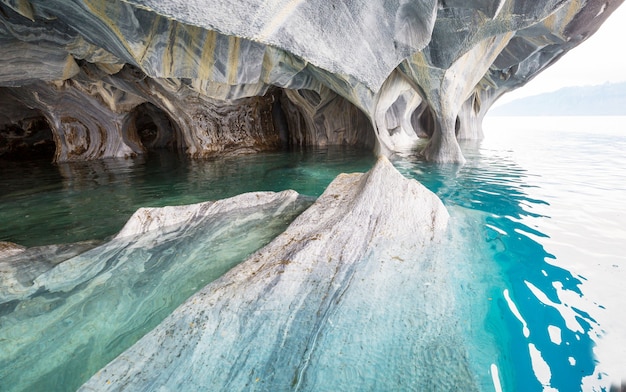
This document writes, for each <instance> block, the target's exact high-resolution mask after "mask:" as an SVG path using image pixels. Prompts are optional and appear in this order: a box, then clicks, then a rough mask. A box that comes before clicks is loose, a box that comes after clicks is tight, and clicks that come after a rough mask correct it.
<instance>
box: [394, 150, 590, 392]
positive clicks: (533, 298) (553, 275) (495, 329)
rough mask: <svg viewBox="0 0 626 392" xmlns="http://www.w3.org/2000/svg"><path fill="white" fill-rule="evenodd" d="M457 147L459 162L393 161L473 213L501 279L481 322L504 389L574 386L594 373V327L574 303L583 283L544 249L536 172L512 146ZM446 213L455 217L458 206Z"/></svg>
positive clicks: (452, 203)
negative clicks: (494, 349)
mask: <svg viewBox="0 0 626 392" xmlns="http://www.w3.org/2000/svg"><path fill="white" fill-rule="evenodd" d="M462 148H463V152H464V155H465V157H466V158H467V163H466V164H464V165H455V166H451V165H439V164H433V163H428V162H424V161H422V160H420V159H419V157H417V156H414V155H413V156H412V155H406V156H398V157H396V158H395V160H394V165H396V167H398V169H399V170H400V171H401V172H403V173H404V174H405V175H406V176H409V177H413V178H415V179H417V180H418V181H420V182H422V183H423V184H425V185H426V186H427V187H428V188H430V189H431V190H433V191H434V192H435V193H437V194H438V195H439V197H441V199H442V200H443V201H444V203H445V204H446V205H448V206H450V207H461V210H464V209H468V210H471V211H470V213H471V214H473V215H474V216H475V224H474V225H473V230H475V231H477V232H480V233H481V234H480V235H481V236H482V238H483V241H485V242H486V244H487V245H488V247H489V249H490V250H489V251H490V252H491V257H490V259H491V260H493V261H494V262H495V263H494V265H493V266H492V267H493V268H497V269H499V270H500V271H501V273H502V276H503V280H502V281H501V282H499V284H500V285H501V287H500V289H499V290H498V293H497V294H496V295H497V298H493V300H494V301H492V306H491V308H490V309H489V314H488V317H487V320H486V324H485V325H484V326H485V327H486V328H487V329H488V330H490V331H491V332H492V333H493V334H494V335H495V336H496V339H497V340H498V345H499V346H500V348H501V350H502V351H501V355H500V357H499V361H498V362H497V364H498V367H499V368H500V369H499V376H500V378H501V382H502V386H503V389H504V390H519V391H522V390H523V391H534V390H537V391H540V390H546V389H548V390H549V389H550V388H554V389H556V390H560V391H574V390H580V389H581V385H582V383H583V379H584V378H585V377H587V376H591V375H593V374H594V370H595V365H596V364H595V361H594V358H593V352H592V349H593V347H594V345H595V343H594V340H593V338H595V334H594V331H595V330H597V327H598V326H597V323H596V321H595V320H594V319H593V318H592V317H591V316H590V315H589V313H588V312H587V311H585V310H583V309H582V308H584V307H586V306H588V305H587V304H586V303H584V302H582V301H580V298H581V297H582V295H583V293H582V292H581V290H580V287H579V286H580V285H581V281H580V280H579V279H578V278H577V277H574V276H573V275H572V273H571V272H570V271H568V270H566V269H564V268H560V267H559V266H557V265H555V264H556V263H554V259H555V256H554V255H552V254H550V253H549V252H548V251H546V249H545V248H544V245H543V243H542V241H544V240H545V239H547V238H548V234H547V233H546V232H544V230H543V228H542V224H541V223H542V222H543V221H545V220H549V219H550V217H549V216H547V215H545V213H543V212H541V211H544V210H547V209H546V208H545V207H546V206H548V203H547V202H546V201H544V200H541V199H539V198H536V197H532V196H531V194H532V191H533V188H534V187H535V186H534V185H532V179H533V177H535V176H536V175H535V174H533V173H530V172H528V171H527V170H526V169H524V168H523V167H520V166H519V165H518V164H517V163H516V161H515V159H514V155H513V154H512V151H510V150H505V149H491V148H489V147H483V145H482V144H480V143H476V142H474V143H466V144H463V145H462ZM450 211H451V214H453V216H454V214H455V211H457V209H456V208H450ZM477 212H482V213H483V214H477ZM457 213H458V212H457ZM470 262H476V263H482V262H484V259H481V260H470ZM490 284H498V282H490ZM485 292H486V293H487V292H488V290H486V291H485ZM563 298H568V299H569V300H570V302H564V300H563ZM577 298H578V299H579V301H578V302H576V299H577ZM572 299H573V301H574V302H571V301H572ZM474 302H475V303H477V302H479V301H476V300H475V301H474Z"/></svg>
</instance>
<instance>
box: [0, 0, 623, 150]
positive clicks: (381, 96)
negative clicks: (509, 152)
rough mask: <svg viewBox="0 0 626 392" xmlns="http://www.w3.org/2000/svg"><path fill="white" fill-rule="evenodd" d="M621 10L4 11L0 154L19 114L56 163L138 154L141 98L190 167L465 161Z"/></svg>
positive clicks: (118, 6)
mask: <svg viewBox="0 0 626 392" xmlns="http://www.w3.org/2000/svg"><path fill="white" fill-rule="evenodd" d="M622 2H623V0H609V1H606V0H549V1H542V2H537V1H528V0H508V1H507V0H498V1H483V0H467V1H461V0H449V1H438V2H435V1H432V0H428V1H421V2H411V1H406V0H394V1H368V2H347V3H346V2H340V3H329V2H327V1H322V0H311V1H295V0H281V1H273V2H264V1H259V0H241V1H237V2H229V1H222V0H213V1H200V0H192V1H179V0H167V1H160V0H2V1H1V2H0V11H2V12H0V46H1V47H2V48H3V53H5V54H6V56H3V58H1V59H0V63H1V64H2V67H0V95H7V96H10V97H12V98H11V99H10V100H9V102H8V104H7V105H2V106H1V107H0V156H1V155H2V154H5V153H9V154H10V153H13V152H15V150H16V148H17V147H13V146H12V145H9V146H3V143H1V142H2V141H3V140H2V138H3V134H4V133H8V132H10V131H11V130H12V129H14V127H16V126H18V127H26V125H24V124H29V123H30V120H31V119H32V116H35V117H38V118H42V119H45V121H47V122H48V126H49V127H50V130H51V132H52V136H51V137H50V140H54V143H55V144H56V149H57V150H56V154H55V155H54V156H53V157H51V158H52V159H54V160H55V161H70V160H87V159H99V158H106V157H124V156H127V157H130V156H133V155H137V154H142V153H145V152H146V150H147V149H149V148H151V143H150V140H146V139H142V138H141V137H140V136H141V134H140V135H139V136H138V135H136V131H137V130H136V129H135V127H134V125H136V124H135V122H136V118H137V116H136V113H135V111H136V110H137V108H139V110H141V108H142V105H144V104H146V103H149V104H151V105H154V106H155V108H157V109H158V110H159V113H160V114H158V115H157V117H158V118H155V119H154V122H155V123H158V122H159V121H160V120H159V119H160V118H162V117H163V116H167V117H168V118H169V120H168V121H169V122H170V123H171V124H170V126H169V127H168V130H167V132H168V133H169V137H170V138H171V139H175V140H174V141H173V142H172V143H170V144H169V145H168V146H169V148H173V149H174V148H175V149H179V150H181V151H183V152H184V153H186V154H188V155H189V156H192V157H196V158H202V157H207V156H211V155H215V154H222V153H233V152H235V151H236V150H238V149H240V150H241V151H244V152H254V151H259V150H262V149H275V148H278V147H280V146H281V145H283V144H291V145H296V146H297V145H305V144H313V145H325V143H326V144H331V143H332V144H359V145H363V146H366V147H368V148H373V149H374V150H375V151H376V152H378V153H380V154H384V155H391V154H393V153H394V152H398V151H403V150H405V149H407V148H414V147H415V146H416V145H418V144H419V143H418V141H419V140H418V139H419V138H420V137H427V138H429V141H428V143H426V144H425V147H424V148H423V149H422V154H423V156H424V157H425V158H426V159H428V160H431V161H437V162H463V161H464V157H463V155H462V153H461V150H460V148H459V146H458V142H457V140H459V139H468V138H472V139H479V138H481V137H482V131H481V123H482V119H483V117H484V115H485V113H486V112H487V111H488V109H489V108H490V107H491V105H492V104H493V103H494V102H495V101H496V100H497V99H498V98H499V97H500V96H502V94H504V93H506V92H507V91H511V90H513V89H515V88H519V87H521V86H523V85H524V84H525V83H526V82H528V81H529V80H530V79H532V78H533V77H534V76H535V75H537V74H538V73H539V72H541V71H542V70H543V69H545V68H546V67H548V66H549V65H551V64H553V63H554V62H555V61H557V60H558V59H559V58H560V57H561V56H562V55H563V54H565V53H566V52H567V51H569V50H571V49H572V48H574V47H575V46H576V45H578V44H580V43H581V42H583V41H584V40H585V39H587V38H588V37H589V36H590V35H592V34H593V33H594V32H595V31H597V29H598V28H599V27H600V25H601V24H602V22H603V21H604V20H606V18H608V17H609V16H610V15H611V13H612V12H613V10H615V9H616V8H617V7H618V6H619V5H620V4H622ZM129 74H134V75H135V76H134V77H131V78H129ZM303 90H304V91H303ZM309 90H310V91H309ZM268 94H269V95H268ZM311 94H318V95H319V98H320V99H319V100H318V99H314V100H313V101H307V99H304V100H303V99H300V98H298V97H299V96H300V97H307V96H309V97H310V95H311ZM335 95H336V97H335ZM255 97H259V98H258V99H257V100H256V101H255V100H254V99H252V98H255ZM260 97H263V98H260ZM246 99H247V100H246ZM250 99H252V101H251V100H250ZM118 100H119V102H122V103H124V104H123V105H117V102H118ZM60 102H62V104H60ZM82 102H86V103H87V104H85V105H81V103H82ZM131 102H133V103H134V104H133V105H130V106H129V105H128V103H131ZM285 102H287V105H286V106H285V107H282V106H283V103H285ZM251 105H252V106H253V107H254V108H253V109H252V110H251V108H250V107H251ZM346 105H353V107H352V108H350V109H349V110H347V109H345V108H346ZM24 106H26V107H28V108H30V109H31V111H30V112H27V113H26V112H25V111H24ZM221 108H223V109H224V110H220V109H221ZM281 109H282V110H281ZM33 111H34V113H33ZM68 112H70V113H72V115H68ZM203 112H208V113H210V115H209V116H207V117H203V116H201V115H199V113H203ZM284 112H289V113H291V115H290V121H285V119H284ZM355 112H361V113H360V114H359V115H356V114H355ZM25 116H27V117H25ZM107 118H111V121H108V120H107ZM294 118H296V119H298V121H296V122H294V121H292V120H293V119H294ZM268 119H270V120H269V121H268ZM334 119H336V121H335V120H334ZM363 119H367V122H369V125H364V124H363V123H364V121H363ZM145 124H147V123H145V122H144V125H145ZM321 128H327V129H322V130H321ZM139 131H141V130H139ZM160 132H165V131H160ZM25 142H26V141H25ZM4 144H7V143H4ZM13 144H15V145H18V144H20V143H19V142H15V143H13ZM161 147H162V146H161ZM5 150H6V151H5ZM24 151H27V149H25V150H24Z"/></svg>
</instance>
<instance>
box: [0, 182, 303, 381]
mask: <svg viewBox="0 0 626 392" xmlns="http://www.w3.org/2000/svg"><path fill="white" fill-rule="evenodd" d="M310 205H311V201H310V200H308V199H306V198H303V197H302V196H300V195H298V194H297V193H296V192H294V191H284V192H279V193H273V192H255V193H246V194H242V195H239V196H235V197H232V198H228V199H224V200H219V201H216V202H204V203H199V204H194V205H188V206H177V207H163V208H142V209H140V210H138V211H137V212H136V213H135V214H134V215H133V217H131V219H130V220H129V221H128V222H127V224H126V226H124V228H123V229H122V230H121V231H120V232H119V233H118V234H117V235H116V236H115V237H114V238H113V239H111V240H109V241H107V242H105V243H102V244H96V243H92V242H87V243H78V244H69V245H50V246H43V247H34V248H26V249H24V248H22V247H19V246H16V245H14V244H8V243H0V326H2V327H1V328H0V390H2V391H5V392H17V391H55V390H76V389H77V388H79V387H80V385H81V384H82V383H83V382H85V381H86V380H88V379H89V377H91V376H92V375H93V374H94V373H95V372H97V371H98V369H100V368H101V367H103V366H104V365H106V364H107V363H108V362H109V361H110V360H112V359H113V358H115V357H116V356H117V355H118V354H120V353H121V352H123V351H124V350H125V349H127V348H128V347H130V346H131V345H132V344H133V343H134V342H135V341H137V340H138V339H139V338H140V337H141V336H143V335H144V334H145V333H146V332H147V331H149V330H150V329H152V328H154V327H155V326H156V325H157V324H158V323H159V322H160V321H161V320H163V319H164V318H165V317H166V316H167V315H168V314H169V313H171V312H172V311H173V310H174V309H175V308H176V307H177V306H178V305H180V304H181V303H182V302H183V301H185V300H186V299H187V298H188V297H189V296H191V295H192V294H193V293H195V292H196V291H197V290H198V289H200V288H201V287H203V286H204V285H206V284H207V283H209V282H211V281H213V280H215V279H216V278H218V277H219V276H221V275H222V274H223V273H224V272H226V271H227V270H228V269H230V268H232V267H233V266H234V265H236V264H238V263H240V262H241V261H243V260H244V259H245V258H246V257H247V256H249V255H250V254H251V253H252V252H254V251H256V250H257V249H259V248H260V247H262V246H264V245H266V244H267V243H268V242H269V241H271V240H272V238H273V237H274V236H276V235H278V234H279V233H280V232H282V231H283V230H284V229H285V228H286V227H287V225H288V224H289V223H290V222H291V221H292V220H293V219H294V218H295V217H296V216H297V215H298V214H300V213H301V212H302V211H303V210H304V209H305V208H307V207H308V206H310Z"/></svg>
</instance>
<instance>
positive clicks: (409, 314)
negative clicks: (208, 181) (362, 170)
mask: <svg viewBox="0 0 626 392" xmlns="http://www.w3.org/2000/svg"><path fill="white" fill-rule="evenodd" d="M447 221H448V212H447V211H446V209H445V207H444V206H443V204H442V203H441V201H440V200H439V199H438V198H437V197H436V196H435V195H434V194H433V193H431V192H430V191H428V190H427V189H426V188H425V187H423V186H422V185H421V184H419V183H418V182H416V181H415V180H408V179H405V178H404V177H403V176H402V175H401V174H400V173H398V172H397V171H396V170H395V168H393V166H392V165H391V164H390V163H389V161H387V159H386V158H380V159H379V161H378V163H377V164H376V166H375V167H374V168H373V169H372V170H371V171H370V172H368V173H366V174H350V175H340V176H338V177H337V178H336V179H335V180H334V181H333V182H332V183H331V185H330V186H329V187H328V188H327V190H326V191H325V192H324V194H323V195H322V196H320V198H319V199H318V200H317V201H316V202H315V204H313V206H311V207H310V208H309V209H307V210H306V211H305V212H304V213H302V214H301V215H300V216H299V217H298V218H296V220H294V222H292V224H291V225H290V226H289V227H288V228H287V230H286V231H285V232H284V233H283V234H281V235H279V236H278V237H276V238H275V239H274V240H273V241H272V242H271V243H270V244H268V245H267V246H266V247H264V248H262V249H261V250H259V251H258V252H256V253H254V254H253V255H251V256H250V258H249V259H248V260H246V261H245V262H244V263H242V264H240V265H238V266H237V267H235V268H234V269H232V270H231V271H229V272H228V273H227V274H225V275H224V276H223V277H221V278H220V279H219V280H217V281H215V282H213V283H211V284H209V285H207V286H206V287H205V288H203V289H202V290H200V291H199V292H198V293H197V294H195V295H194V296H192V297H191V298H189V300H188V301H187V302H185V303H184V304H183V305H181V306H180V307H179V308H178V309H176V310H175V311H174V312H173V313H172V314H171V315H170V316H169V317H168V318H167V319H166V320H164V321H163V322H162V323H161V324H160V325H159V326H158V327H156V328H155V329H154V330H153V331H151V332H150V333H149V334H147V335H146V336H145V337H144V338H142V339H141V340H140V341H139V342H137V343H136V344H135V345H134V346H133V347H131V348H130V349H129V350H127V351H126V352H124V353H123V354H121V355H120V356H118V357H117V358H116V359H115V360H114V361H112V362H111V363H110V364H109V365H107V366H106V367H104V368H103V369H102V370H100V371H99V372H97V373H96V375H94V377H93V378H92V379H90V380H89V381H88V382H87V383H86V384H85V385H83V387H82V388H81V389H80V390H82V391H106V390H127V391H148V390H212V391H227V390H272V391H283V390H310V391H319V390H433V388H436V389H441V390H476V389H477V386H476V384H475V379H474V376H473V375H472V374H471V371H470V366H469V364H468V360H467V356H466V348H465V346H464V339H465V338H464V337H463V335H462V334H461V333H460V332H459V328H458V325H459V323H458V320H457V319H456V317H457V315H456V313H455V300H454V296H453V294H452V290H451V287H450V282H449V281H448V280H447V276H449V271H447V269H448V266H447V263H446V259H445V255H443V254H438V253H437V251H436V250H435V249H438V248H436V247H434V246H431V245H432V244H434V243H438V242H439V241H440V240H441V238H442V236H443V234H444V232H445V231H446V225H447Z"/></svg>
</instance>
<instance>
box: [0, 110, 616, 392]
mask: <svg viewBox="0 0 626 392" xmlns="http://www.w3.org/2000/svg"><path fill="white" fill-rule="evenodd" d="M625 124H626V121H625V119H623V118H604V119H601V118H593V119H582V118H560V119H555V118H552V119H532V118H525V119H511V118H491V119H490V118H488V119H487V121H486V123H485V131H486V139H485V140H484V141H483V142H481V143H466V144H464V145H462V148H463V151H464V154H465V156H466V158H467V163H466V164H465V165H463V166H458V165H436V164H430V163H426V162H423V161H421V160H419V159H418V158H416V157H414V156H398V157H395V158H394V159H393V162H394V164H395V165H396V167H397V168H398V169H399V170H400V171H401V172H402V173H403V174H405V175H406V176H408V177H412V178H416V179H417V180H419V181H420V182H422V183H423V184H424V185H426V186H427V187H429V188H430V189H431V190H433V191H434V192H436V193H437V194H438V195H439V197H440V198H441V199H442V200H443V201H444V203H445V204H446V206H447V207H448V208H449V211H450V214H451V223H452V224H453V225H454V224H456V226H455V230H454V231H453V232H454V234H453V235H451V243H448V244H447V245H446V246H450V247H451V248H455V247H456V248H457V249H455V252H459V254H462V255H463V260H464V262H465V263H466V264H467V265H463V266H459V267H458V271H457V272H456V273H457V275H455V276H454V277H453V278H454V279H455V281H456V282H458V283H457V290H458V292H457V293H456V294H457V295H458V296H460V297H462V298H461V301H460V302H461V303H463V304H465V305H466V306H467V310H466V313H467V314H464V316H465V317H467V324H466V325H465V326H463V327H462V328H463V329H464V330H465V331H466V333H467V334H468V335H471V336H472V338H473V339H474V340H473V341H474V346H473V347H471V349H472V351H471V352H470V353H469V356H470V359H473V360H474V362H475V366H474V368H473V371H474V373H475V374H476V377H477V379H479V385H480V386H481V387H482V388H483V389H484V390H498V385H501V388H502V390H505V391H508V390H516V391H540V390H559V391H576V390H598V391H599V390H603V389H605V390H608V387H609V386H610V384H611V382H613V383H616V382H619V379H620V377H623V376H625V375H626V372H624V369H625V366H624V360H623V358H625V357H626V353H625V352H624V347H626V344H625V343H626V339H625V338H624V333H623V332H621V328H620V324H621V323H620V322H621V319H620V317H621V315H620V313H621V312H622V309H624V308H626V301H625V300H623V299H621V298H620V297H621V296H620V293H621V291H620V282H621V281H623V279H624V278H626V275H624V266H626V259H625V257H626V256H624V255H625V254H626V247H625V245H624V239H626V229H625V227H626V225H624V223H626V212H625V208H624V206H623V200H626V170H625V168H626V157H625V155H624V154H623V151H624V150H625V149H626V125H625ZM373 162H374V157H373V156H372V155H371V154H369V153H367V152H363V151H356V150H346V149H331V150H316V151H303V152H289V153H277V154H260V155H256V156H246V157H236V158H235V157H233V158H223V159H219V160H214V161H187V160H185V159H180V158H178V157H176V156H172V155H167V154H165V155H161V156H153V157H150V158H149V159H148V160H146V161H138V160H135V161H117V160H114V161H106V162H95V163H83V164H71V165H69V164H68V165H59V166H52V165H42V164H32V165H30V166H29V167H28V169H27V170H26V171H25V170H24V169H23V168H22V169H20V170H14V169H13V168H11V167H10V166H9V167H7V166H2V167H1V168H2V171H3V176H2V178H3V187H2V189H1V190H0V222H2V227H0V240H8V241H13V242H17V243H21V244H24V245H42V244H49V243H60V242H72V241H78V240H85V239H104V238H106V237H107V236H110V235H112V234H114V233H115V232H116V231H117V230H119V228H121V226H122V225H123V223H124V222H125V221H126V219H128V217H129V216H130V214H131V213H132V212H133V211H134V210H135V209H136V208H137V207H139V206H160V205H171V204H187V203H192V202H198V201H202V200H208V199H219V198H223V197H227V196H232V195H235V194H238V193H241V192H244V191H254V190H282V189H288V188H292V189H295V190H297V191H298V192H300V193H303V194H307V195H312V196H317V195H319V194H321V192H322V191H323V189H324V188H325V186H326V185H327V184H328V183H329V182H330V181H331V180H332V179H333V178H334V177H335V175H336V174H338V173H339V172H342V171H366V170H367V169H368V168H369V167H371V165H372V164H373ZM25 172H26V174H25ZM451 254H454V253H451ZM494 347H495V348H494ZM490 364H492V366H489V365H490ZM620 371H621V373H620Z"/></svg>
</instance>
